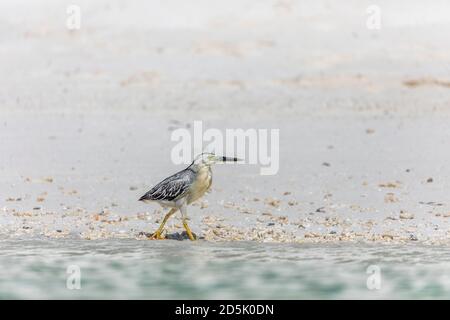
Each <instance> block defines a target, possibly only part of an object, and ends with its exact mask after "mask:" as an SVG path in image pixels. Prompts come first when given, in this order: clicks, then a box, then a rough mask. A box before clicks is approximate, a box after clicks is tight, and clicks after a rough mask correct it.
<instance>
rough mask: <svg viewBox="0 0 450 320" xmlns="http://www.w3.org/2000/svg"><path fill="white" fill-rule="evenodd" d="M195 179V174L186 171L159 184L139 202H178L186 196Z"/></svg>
mask: <svg viewBox="0 0 450 320" xmlns="http://www.w3.org/2000/svg"><path fill="white" fill-rule="evenodd" d="M193 179H194V177H193V172H192V171H191V170H188V169H185V170H183V171H180V172H178V173H176V174H174V175H172V176H170V177H168V178H166V179H164V180H163V181H161V182H160V183H158V184H157V185H156V186H154V187H153V188H152V189H151V190H150V191H149V192H147V193H146V194H144V195H143V196H142V197H141V198H140V199H139V200H140V201H142V200H166V201H172V200H176V199H177V198H180V197H182V196H184V195H185V194H186V192H187V191H188V189H189V187H190V186H191V183H192V182H193Z"/></svg>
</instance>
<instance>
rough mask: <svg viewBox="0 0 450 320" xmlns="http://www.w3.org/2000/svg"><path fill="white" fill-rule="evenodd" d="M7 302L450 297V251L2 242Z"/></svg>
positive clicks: (1, 278) (0, 282) (1, 282)
mask: <svg viewBox="0 0 450 320" xmlns="http://www.w3.org/2000/svg"><path fill="white" fill-rule="evenodd" d="M74 265H75V266H77V267H75V269H73V268H74V267H71V268H72V269H71V270H72V271H73V270H75V271H77V269H76V268H78V267H79V271H80V277H79V278H78V279H80V282H79V283H80V286H81V288H80V289H72V290H70V289H68V287H67V279H68V277H70V280H72V281H69V287H73V286H75V287H76V284H77V281H76V280H74V279H77V278H74V277H76V276H77V273H75V274H73V275H70V274H68V273H67V269H68V267H69V266H74ZM369 266H372V267H370V268H369V271H373V270H377V272H376V273H375V274H368V273H367V271H368V267H369ZM378 271H379V272H378ZM368 277H371V278H370V279H369V287H370V288H371V289H369V288H368V286H367V281H368ZM378 287H379V289H377V288H378ZM0 298H3V299H5V298H24V299H30V298H45V299H52V298H63V299H79V298H104V299H107V298H114V299H126V298H136V299H165V298H173V299H186V298H188V299H195V298H199V299H208V298H209V299H213V298H216V299H221V298H223V299H232V298H236V299H239V298H243V299H265V298H275V299H284V298H286V299H305V298H325V299H335V298H340V299H347V298H357V299H371V298H373V299H380V298H450V248H447V247H431V246H422V245H419V246H417V245H416V246H412V245H408V246H386V245H362V244H361V245H348V244H347V245H290V244H259V243H247V242H239V243H208V242H204V241H198V242H196V243H191V242H188V241H170V240H167V241H137V240H136V241H134V240H105V241H85V240H2V241H0Z"/></svg>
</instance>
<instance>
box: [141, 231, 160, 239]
mask: <svg viewBox="0 0 450 320" xmlns="http://www.w3.org/2000/svg"><path fill="white" fill-rule="evenodd" d="M139 235H140V236H145V237H147V238H148V239H149V240H164V239H165V238H166V237H165V236H164V235H162V234H161V232H160V231H156V232H154V233H148V232H140V233H139Z"/></svg>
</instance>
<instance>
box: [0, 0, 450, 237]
mask: <svg viewBox="0 0 450 320" xmlns="http://www.w3.org/2000/svg"><path fill="white" fill-rule="evenodd" d="M348 2H349V3H348V4H347V5H346V6H345V8H343V7H340V6H339V4H338V3H337V2H327V1H319V2H316V3H315V4H310V3H309V4H308V7H307V8H306V4H305V3H304V2H303V1H231V2H227V3H226V4H225V3H222V4H220V5H217V7H214V8H210V9H209V10H206V11H205V10H202V9H201V8H204V7H205V6H206V1H204V3H202V1H200V2H199V3H198V4H196V5H195V6H187V4H186V5H183V4H180V2H177V1H168V2H165V3H164V4H159V5H158V6H155V3H153V2H152V1H146V2H139V3H126V2H124V1H95V3H91V2H90V1H78V3H79V6H80V7H81V9H82V20H81V28H80V29H79V30H68V29H67V27H66V24H65V23H66V18H67V14H66V7H67V5H68V3H65V1H62V2H61V1H40V2H39V4H38V3H37V2H36V3H34V2H33V3H29V2H27V1H14V2H13V1H11V2H7V1H3V2H2V3H1V4H0V12H1V15H2V19H1V21H0V37H1V39H2V45H1V46H0V61H2V62H1V63H0V67H1V70H2V75H3V77H2V80H1V81H2V82H1V86H0V116H1V118H0V142H1V145H2V155H1V157H0V179H1V183H0V209H1V210H0V235H1V237H2V238H4V239H29V238H50V239H53V238H56V239H60V238H64V239H90V240H98V239H100V240H101V239H113V238H114V239H116V238H127V239H142V240H145V238H144V237H140V236H139V233H140V232H152V231H153V230H154V229H155V228H156V227H157V226H158V223H159V222H160V220H161V219H162V217H163V215H164V213H165V212H164V211H163V210H162V209H161V208H160V207H159V206H158V205H156V204H155V205H146V204H143V203H141V202H138V201H137V199H138V198H139V197H140V196H141V195H142V194H144V193H145V192H146V191H148V189H149V188H150V187H151V186H153V185H154V184H156V183H157V182H159V181H160V180H162V179H163V178H165V177H166V176H168V175H169V174H172V173H174V172H176V171H178V170H181V169H182V168H183V166H177V165H174V164H173V163H171V161H170V152H171V149H172V147H173V145H174V143H173V142H172V141H171V140H170V136H171V132H172V131H173V130H175V129H177V128H188V129H189V128H191V127H192V124H193V121H195V120H201V121H203V123H204V126H205V127H208V128H218V129H220V130H225V129H227V128H243V129H246V128H257V129H258V128H264V129H271V128H273V129H280V168H279V172H278V173H277V174H276V175H273V176H262V175H260V174H259V166H257V165H249V164H243V165H224V166H217V167H215V168H214V169H213V171H214V182H213V187H212V192H211V193H210V194H208V195H206V196H205V197H204V198H203V199H201V200H200V201H198V202H197V203H196V204H195V205H194V206H191V207H189V211H188V213H189V217H190V220H191V222H190V225H191V227H192V229H193V231H194V232H195V233H196V234H197V235H199V236H200V237H202V238H203V239H204V240H202V241H235V240H236V241H241V240H245V241H258V242H295V243H305V242H307V243H310V242H313V243H318V242H320V243H321V242H326V243H340V242H347V241H366V242H383V243H406V242H423V243H426V244H442V243H448V241H449V239H450V237H449V231H450V228H449V222H450V202H449V197H448V190H449V189H450V182H449V181H450V168H449V166H448V157H449V148H448V142H449V138H450V129H449V127H448V123H449V119H450V118H449V116H450V89H449V88H450V78H449V71H450V70H449V66H450V57H449V55H448V52H449V50H450V42H448V41H445V39H446V38H447V35H448V33H449V32H450V19H449V18H448V15H445V12H448V10H449V5H448V3H446V2H445V1H436V2H433V4H426V2H425V1H414V2H413V3H411V2H409V1H396V2H395V4H393V3H391V2H390V1H380V4H379V6H380V8H381V10H382V25H381V29H379V30H370V29H368V28H367V27H366V18H367V14H366V8H367V6H368V5H369V3H368V2H367V3H366V2H365V1H348ZM425 5H426V7H425ZM404 6H408V12H407V14H406V13H405V11H404ZM425 9H426V10H425ZM26 12H33V14H32V15H27V14H25V13H26ZM182 231H183V228H182V226H181V221H180V220H179V218H176V219H173V220H172V221H170V222H169V223H168V225H167V235H168V237H169V238H174V239H182V238H183V236H182V234H181V232H182Z"/></svg>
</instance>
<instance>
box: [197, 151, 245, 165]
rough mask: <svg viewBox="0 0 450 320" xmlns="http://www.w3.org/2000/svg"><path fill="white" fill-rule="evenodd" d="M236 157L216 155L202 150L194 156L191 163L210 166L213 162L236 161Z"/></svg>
mask: <svg viewBox="0 0 450 320" xmlns="http://www.w3.org/2000/svg"><path fill="white" fill-rule="evenodd" d="M237 161H240V159H238V158H232V157H223V156H216V155H215V154H214V153H209V152H203V153H201V154H199V155H198V156H197V157H195V159H194V162H193V164H194V165H197V166H211V165H213V164H215V163H223V162H237Z"/></svg>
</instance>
